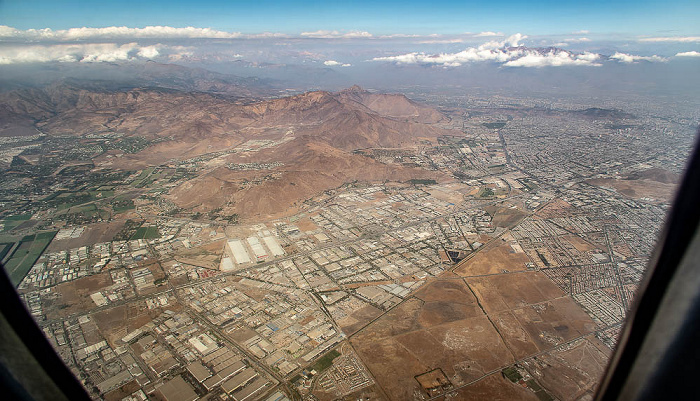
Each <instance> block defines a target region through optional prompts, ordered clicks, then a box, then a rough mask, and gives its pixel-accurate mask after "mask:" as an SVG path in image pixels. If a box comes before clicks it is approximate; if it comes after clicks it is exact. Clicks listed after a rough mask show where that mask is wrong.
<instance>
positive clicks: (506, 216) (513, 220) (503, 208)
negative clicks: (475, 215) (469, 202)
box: [484, 203, 527, 228]
mask: <svg viewBox="0 0 700 401" xmlns="http://www.w3.org/2000/svg"><path fill="white" fill-rule="evenodd" d="M513 206H514V207H513ZM484 210H486V211H487V212H488V213H489V214H490V215H491V216H492V218H493V220H492V224H493V225H495V226H497V227H504V228H512V227H514V226H515V225H516V224H518V223H519V222H520V220H522V219H523V218H524V217H525V216H526V215H527V213H525V212H523V211H522V210H521V209H520V208H519V207H518V206H517V205H514V204H510V203H502V204H499V205H493V206H488V207H486V208H484Z"/></svg>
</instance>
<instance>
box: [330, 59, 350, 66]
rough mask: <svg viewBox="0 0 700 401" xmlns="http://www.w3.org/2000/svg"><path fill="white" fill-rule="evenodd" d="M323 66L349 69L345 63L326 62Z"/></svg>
mask: <svg viewBox="0 0 700 401" xmlns="http://www.w3.org/2000/svg"><path fill="white" fill-rule="evenodd" d="M323 64H324V65H327V66H329V67H350V66H351V64H347V63H341V62H338V61H335V60H327V61H324V62H323Z"/></svg>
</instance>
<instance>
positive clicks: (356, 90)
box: [340, 85, 367, 93]
mask: <svg viewBox="0 0 700 401" xmlns="http://www.w3.org/2000/svg"><path fill="white" fill-rule="evenodd" d="M365 92H367V91H366V90H364V89H362V87H361V86H360V85H353V86H351V87H349V88H347V89H343V90H342V91H340V93H365Z"/></svg>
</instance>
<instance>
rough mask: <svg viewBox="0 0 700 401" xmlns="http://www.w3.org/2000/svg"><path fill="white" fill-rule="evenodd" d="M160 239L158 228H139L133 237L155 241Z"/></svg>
mask: <svg viewBox="0 0 700 401" xmlns="http://www.w3.org/2000/svg"><path fill="white" fill-rule="evenodd" d="M154 238H160V233H159V232H158V227H152V226H150V227H139V229H138V230H136V232H135V233H134V235H132V236H131V239H154Z"/></svg>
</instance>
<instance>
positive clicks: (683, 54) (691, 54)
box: [676, 50, 700, 57]
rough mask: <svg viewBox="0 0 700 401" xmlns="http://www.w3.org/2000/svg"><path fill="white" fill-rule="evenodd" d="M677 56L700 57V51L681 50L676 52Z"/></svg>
mask: <svg viewBox="0 0 700 401" xmlns="http://www.w3.org/2000/svg"><path fill="white" fill-rule="evenodd" d="M676 57H700V52H696V51H695V50H692V51H689V52H680V53H676Z"/></svg>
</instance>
